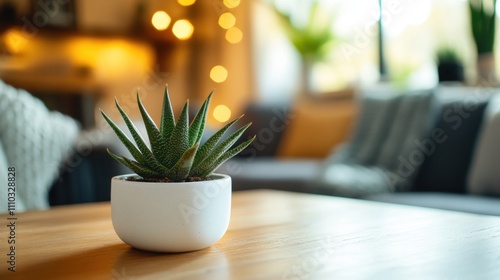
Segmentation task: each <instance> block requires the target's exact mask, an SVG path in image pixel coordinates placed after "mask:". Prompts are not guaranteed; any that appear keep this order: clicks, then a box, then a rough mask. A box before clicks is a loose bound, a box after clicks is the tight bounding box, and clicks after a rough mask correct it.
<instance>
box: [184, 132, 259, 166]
mask: <svg viewBox="0 0 500 280" xmlns="http://www.w3.org/2000/svg"><path fill="white" fill-rule="evenodd" d="M250 125H251V123H249V124H246V125H244V126H243V127H241V128H240V129H238V130H236V131H235V132H234V133H233V134H231V135H230V136H229V137H227V138H226V139H225V140H224V141H222V142H221V143H220V144H218V145H217V146H216V147H215V148H214V149H213V151H212V152H211V153H210V155H209V156H208V157H207V158H205V160H203V161H201V162H200V163H199V164H198V166H195V167H194V170H193V174H204V170H207V169H210V168H211V166H214V164H215V163H216V162H217V159H218V158H219V157H221V155H222V154H224V153H225V152H226V151H227V150H228V149H229V148H231V146H233V144H234V143H236V141H238V139H239V138H240V137H241V135H243V133H244V132H245V130H247V128H248V127H249V126H250Z"/></svg>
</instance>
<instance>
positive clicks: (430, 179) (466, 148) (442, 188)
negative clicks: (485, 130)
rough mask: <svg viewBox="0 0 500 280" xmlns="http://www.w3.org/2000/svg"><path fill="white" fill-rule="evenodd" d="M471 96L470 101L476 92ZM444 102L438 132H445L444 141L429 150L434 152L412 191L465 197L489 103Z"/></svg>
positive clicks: (421, 168)
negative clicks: (475, 148) (462, 195)
mask: <svg viewBox="0 0 500 280" xmlns="http://www.w3.org/2000/svg"><path fill="white" fill-rule="evenodd" d="M470 94H471V95H470V96H469V97H473V95H472V94H473V92H470ZM464 100H466V101H464ZM441 102H442V106H441V113H440V117H439V119H438V121H437V125H436V128H435V129H438V130H439V131H440V132H441V134H442V136H441V138H442V139H443V140H444V141H442V142H441V143H436V142H433V143H432V144H431V145H430V146H429V148H428V149H429V150H430V152H429V153H428V156H426V158H425V160H424V162H423V164H422V165H421V167H420V170H419V171H418V174H417V177H416V178H415V183H414V186H413V188H412V190H414V191H431V192H453V193H465V191H466V177H467V174H468V170H469V166H470V162H471V159H472V151H473V147H474V145H475V142H476V138H477V134H478V130H479V128H480V127H481V122H482V120H483V113H484V109H485V107H486V104H487V100H485V99H482V98H469V99H467V98H465V99H462V98H461V96H458V95H457V96H456V98H451V99H449V98H446V99H441ZM431 146H432V147H431Z"/></svg>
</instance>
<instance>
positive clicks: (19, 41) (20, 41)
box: [0, 29, 28, 53]
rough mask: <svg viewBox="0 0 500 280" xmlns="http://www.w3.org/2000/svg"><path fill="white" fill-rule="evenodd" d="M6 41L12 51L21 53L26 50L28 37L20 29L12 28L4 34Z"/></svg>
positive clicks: (7, 46)
mask: <svg viewBox="0 0 500 280" xmlns="http://www.w3.org/2000/svg"><path fill="white" fill-rule="evenodd" d="M0 39H1V38H0ZM0 43H1V42H0ZM4 43H5V47H6V48H7V50H9V51H10V52H12V53H19V52H21V51H23V50H24V48H25V46H26V45H27V43H28V39H27V37H26V36H24V35H23V33H21V32H20V31H18V30H16V29H11V30H9V31H7V32H6V33H5V35H4Z"/></svg>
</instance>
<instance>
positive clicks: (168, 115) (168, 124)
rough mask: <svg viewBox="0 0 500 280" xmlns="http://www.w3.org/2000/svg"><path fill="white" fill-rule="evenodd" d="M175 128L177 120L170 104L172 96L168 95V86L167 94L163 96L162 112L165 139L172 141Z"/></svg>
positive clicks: (161, 125)
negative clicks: (171, 137)
mask: <svg viewBox="0 0 500 280" xmlns="http://www.w3.org/2000/svg"><path fill="white" fill-rule="evenodd" d="M174 128H175V118H174V111H173V110H172V104H171V102H170V96H169V93H168V85H166V86H165V93H164V96H163V110H162V112H161V123H160V131H161V135H163V138H165V139H170V136H171V135H172V131H174Z"/></svg>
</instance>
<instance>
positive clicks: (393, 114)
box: [318, 91, 437, 197]
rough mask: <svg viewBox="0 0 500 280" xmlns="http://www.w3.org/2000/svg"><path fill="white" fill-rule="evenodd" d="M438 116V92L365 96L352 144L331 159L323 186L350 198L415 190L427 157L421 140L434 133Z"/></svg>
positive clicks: (327, 165)
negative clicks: (436, 115)
mask: <svg viewBox="0 0 500 280" xmlns="http://www.w3.org/2000/svg"><path fill="white" fill-rule="evenodd" d="M436 112H437V111H436V98H435V96H434V94H433V91H419V92H411V93H406V94H403V95H399V94H393V93H390V94H368V95H366V96H364V97H363V99H362V106H361V114H360V119H359V121H358V123H357V126H356V130H355V133H354V134H353V138H352V140H351V141H350V143H348V144H346V145H345V146H344V147H343V148H342V149H338V150H336V151H335V152H334V153H333V154H332V155H331V156H330V157H329V158H328V159H327V160H326V161H325V167H324V171H323V172H322V174H321V175H320V177H319V178H318V185H319V186H320V187H321V188H330V189H331V192H332V194H335V195H341V196H350V197H357V196H360V195H366V194H370V193H379V192H387V191H404V190H409V189H410V187H411V185H412V182H413V179H414V178H415V175H416V170H418V168H419V165H420V164H421V162H422V161H423V158H424V156H423V155H422V154H421V152H420V151H419V150H418V145H417V144H416V142H415V141H417V140H421V139H422V138H424V137H426V136H427V135H428V134H429V132H430V129H431V128H432V125H433V124H434V119H435V114H436ZM415 151H416V152H418V153H419V154H417V155H415ZM417 160H418V161H417ZM415 161H417V162H416V163H414V162H415ZM406 162H411V163H412V164H411V166H408V164H407V163H406Z"/></svg>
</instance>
